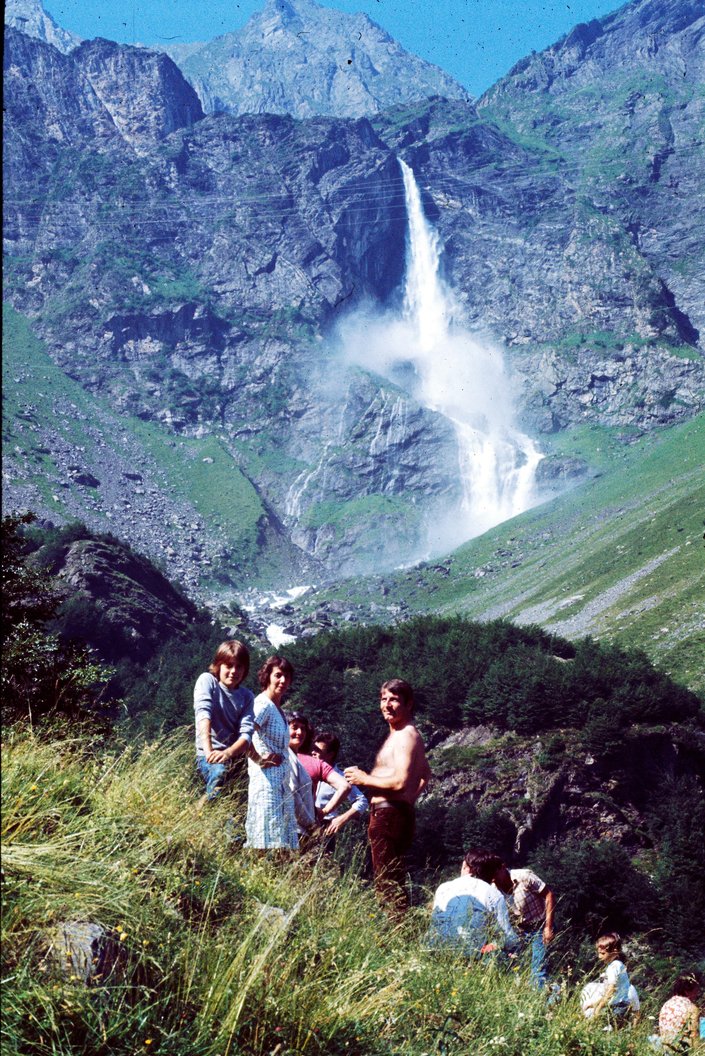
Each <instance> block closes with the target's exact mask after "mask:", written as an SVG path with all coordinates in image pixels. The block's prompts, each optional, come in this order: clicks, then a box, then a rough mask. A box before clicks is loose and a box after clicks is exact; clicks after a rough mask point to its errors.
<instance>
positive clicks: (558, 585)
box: [311, 415, 705, 691]
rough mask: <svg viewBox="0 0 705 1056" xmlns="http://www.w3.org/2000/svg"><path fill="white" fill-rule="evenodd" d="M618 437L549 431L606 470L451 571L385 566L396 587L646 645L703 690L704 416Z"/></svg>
mask: <svg viewBox="0 0 705 1056" xmlns="http://www.w3.org/2000/svg"><path fill="white" fill-rule="evenodd" d="M617 436H618V431H617V430H614V429H605V428H602V427H597V426H581V427H579V428H577V429H574V430H570V431H566V432H563V433H560V434H557V435H556V436H555V437H553V438H551V440H550V444H551V448H550V451H549V453H555V454H558V455H570V456H574V457H579V458H583V459H585V461H586V462H588V463H589V464H590V465H591V466H593V467H595V468H596V469H597V470H598V471H599V476H597V477H596V478H594V479H592V480H588V481H587V482H585V483H583V484H581V485H580V486H578V487H576V488H574V489H573V490H571V491H568V492H565V493H564V494H562V495H560V496H558V497H557V498H554V499H553V500H551V501H550V502H547V503H545V504H543V505H542V506H538V507H536V508H535V509H533V510H529V511H527V512H526V513H524V514H522V515H521V516H519V517H516V518H514V519H513V520H511V521H507V522H505V523H504V524H502V525H499V526H498V527H496V528H493V529H492V530H491V531H489V532H487V533H485V534H484V535H483V536H481V537H480V538H478V539H474V540H471V541H470V542H469V543H466V544H465V545H464V546H462V547H460V548H459V549H458V550H456V551H455V552H454V554H453V555H452V560H451V562H450V572H449V574H447V575H446V574H443V573H442V572H438V571H437V570H435V569H434V567H433V565H432V564H430V565H428V566H426V565H421V566H419V567H415V568H412V569H409V570H406V571H404V572H400V573H398V574H396V575H392V576H386V577H384V582H385V584H386V585H387V587H388V588H389V595H390V596H391V597H394V599H395V600H401V601H403V602H405V603H406V604H407V605H408V606H409V609H410V610H411V611H412V612H437V613H462V614H465V615H467V616H469V617H470V618H472V619H491V618H495V617H497V616H505V617H507V618H509V619H511V620H514V621H516V622H520V623H539V624H541V625H543V626H546V627H550V628H554V629H555V630H556V631H557V633H559V634H562V635H564V636H566V637H569V638H580V637H583V636H584V635H586V634H591V635H593V636H594V637H596V638H600V639H603V640H605V641H607V642H619V643H620V644H623V645H627V646H632V647H638V648H641V649H643V650H644V651H645V652H646V653H647V654H648V655H649V656H650V657H651V659H652V660H653V661H654V662H656V663H657V665H658V666H659V667H661V668H662V669H663V670H665V671H666V672H667V673H668V674H670V675H671V676H672V677H673V678H674V679H675V680H676V681H680V682H682V683H684V684H686V685H688V686H690V687H691V688H692V689H696V690H699V691H702V690H705V633H704V632H703V626H705V562H704V561H703V526H704V518H705V482H704V480H703V466H704V465H705V415H701V416H700V417H698V418H696V419H694V420H692V421H690V422H688V423H686V424H684V425H680V426H677V427H674V428H673V429H670V430H667V431H662V432H660V433H652V434H650V435H648V436H644V437H642V438H640V439H639V440H638V441H637V442H634V443H630V444H627V445H625V444H624V443H621V442H620V441H619V440H618V439H617ZM514 562H518V563H517V564H516V567H512V564H513V563H514ZM371 589H373V587H372V588H371V586H370V584H369V583H368V582H356V581H355V580H351V581H349V582H348V583H345V584H342V585H339V586H338V587H337V588H336V589H335V590H334V591H331V594H332V595H333V596H335V597H341V596H346V597H347V598H348V600H349V601H354V600H359V601H361V602H364V601H365V599H366V598H368V597H369V594H370V590H371ZM571 599H573V600H571ZM319 600H320V597H318V598H316V597H315V596H314V597H313V598H312V599H311V604H314V603H317V602H318V601H319Z"/></svg>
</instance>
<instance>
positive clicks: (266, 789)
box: [245, 693, 299, 850]
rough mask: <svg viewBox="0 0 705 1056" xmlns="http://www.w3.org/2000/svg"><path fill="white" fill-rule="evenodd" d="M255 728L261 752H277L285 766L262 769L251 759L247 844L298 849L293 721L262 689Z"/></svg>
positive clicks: (255, 743)
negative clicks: (292, 773)
mask: <svg viewBox="0 0 705 1056" xmlns="http://www.w3.org/2000/svg"><path fill="white" fill-rule="evenodd" d="M253 708H254V717H255V732H254V733H253V735H252V745H253V747H254V748H255V750H256V751H257V752H258V753H259V754H260V755H267V754H268V753H269V752H276V753H277V755H280V756H281V757H282V763H281V766H268V767H265V769H262V767H261V766H258V765H257V763H254V762H253V761H252V760H251V759H248V760H247V772H248V774H249V778H250V784H249V788H248V793H247V821H246V822H245V830H246V832H247V842H246V843H245V846H246V847H252V848H255V849H257V850H267V849H270V848H277V847H284V848H288V849H290V850H296V849H297V848H298V846H299V837H298V834H297V831H296V816H295V814H294V799H293V796H292V794H291V790H290V788H289V724H288V723H287V721H286V719H285V718H284V716H283V715H282V713H281V711H280V710H279V708H278V707H277V705H276V704H275V703H274V701H273V700H270V698H269V697H268V696H267V694H266V693H260V694H259V696H257V697H255V701H254V705H253Z"/></svg>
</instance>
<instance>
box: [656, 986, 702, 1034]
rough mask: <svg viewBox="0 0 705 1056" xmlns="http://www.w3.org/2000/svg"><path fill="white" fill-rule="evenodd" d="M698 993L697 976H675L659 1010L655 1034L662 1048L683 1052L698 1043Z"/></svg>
mask: <svg viewBox="0 0 705 1056" xmlns="http://www.w3.org/2000/svg"><path fill="white" fill-rule="evenodd" d="M699 995H700V980H699V979H698V977H697V976H696V975H694V974H692V973H691V974H689V975H679V976H678V978H677V979H676V981H675V983H674V984H673V993H672V995H671V997H669V999H668V1001H666V1003H665V1004H664V1005H662V1006H661V1011H660V1012H659V1014H658V1038H659V1041H660V1042H661V1046H660V1047H661V1050H662V1051H663V1052H671V1053H685V1052H689V1051H690V1050H691V1049H692V1048H694V1047H695V1046H696V1045H697V1044H698V1043H699V1040H700V1010H699V1009H698V1006H697V1004H696V1001H697V1000H698V997H699Z"/></svg>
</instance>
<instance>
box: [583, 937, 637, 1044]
mask: <svg viewBox="0 0 705 1056" xmlns="http://www.w3.org/2000/svg"><path fill="white" fill-rule="evenodd" d="M595 949H596V950H597V956H598V959H599V961H600V963H601V964H603V965H604V966H605V969H604V971H603V972H602V973H601V974H600V978H599V979H598V980H596V981H595V982H592V983H587V984H586V985H585V986H584V987H583V990H582V993H581V995H580V1005H581V1007H582V1010H583V1013H584V1015H585V1017H586V1018H587V1019H595V1018H597V1016H599V1015H600V1013H601V1012H602V1011H603V1010H607V1011H608V1013H609V1014H610V1017H611V1018H612V1020H613V1022H614V1025H615V1026H618V1027H620V1026H623V1024H624V1023H626V1021H627V1019H628V1018H629V1015H630V1013H631V1010H632V1002H631V1000H630V995H629V987H630V982H629V975H628V973H627V969H626V967H625V965H624V962H623V960H622V940H621V939H620V937H619V935H618V934H617V932H616V931H610V932H607V934H605V935H600V937H599V939H598V940H597V942H596V943H595Z"/></svg>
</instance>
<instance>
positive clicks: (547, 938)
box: [543, 887, 556, 945]
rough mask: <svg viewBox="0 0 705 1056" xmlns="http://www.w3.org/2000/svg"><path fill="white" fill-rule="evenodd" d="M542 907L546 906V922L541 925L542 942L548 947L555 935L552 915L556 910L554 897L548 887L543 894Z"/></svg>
mask: <svg viewBox="0 0 705 1056" xmlns="http://www.w3.org/2000/svg"><path fill="white" fill-rule="evenodd" d="M543 898H544V905H545V906H546V920H545V921H544V925H543V941H544V942H545V943H546V945H548V943H549V942H553V936H554V934H555V932H554V930H553V913H554V910H555V908H556V896H555V895H554V894H553V891H551V889H550V887H547V888H546V890H545V891H544V893H543Z"/></svg>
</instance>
